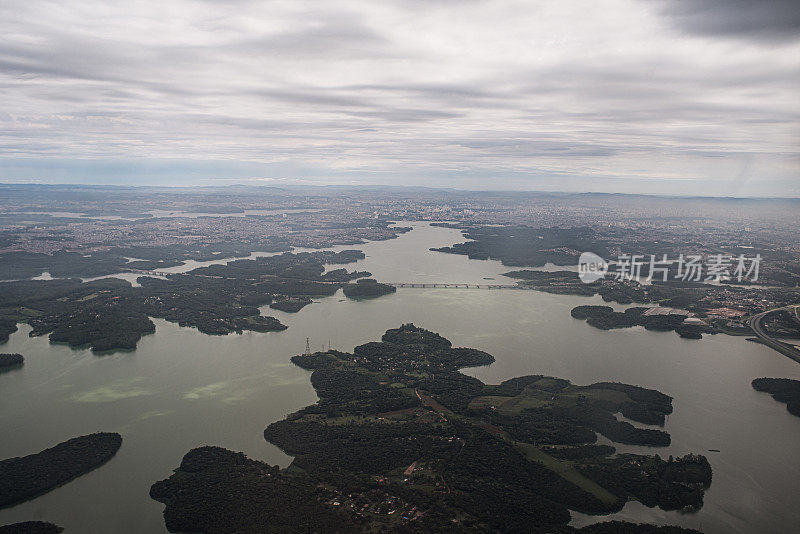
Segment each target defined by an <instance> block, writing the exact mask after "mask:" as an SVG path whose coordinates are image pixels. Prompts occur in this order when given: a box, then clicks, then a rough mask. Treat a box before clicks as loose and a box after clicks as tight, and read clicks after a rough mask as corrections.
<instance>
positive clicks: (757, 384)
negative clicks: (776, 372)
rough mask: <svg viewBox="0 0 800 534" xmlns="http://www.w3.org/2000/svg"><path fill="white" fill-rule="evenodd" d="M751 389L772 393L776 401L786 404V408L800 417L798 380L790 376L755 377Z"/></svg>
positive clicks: (799, 386)
mask: <svg viewBox="0 0 800 534" xmlns="http://www.w3.org/2000/svg"><path fill="white" fill-rule="evenodd" d="M752 386H753V389H755V390H756V391H764V392H766V393H769V394H771V395H772V398H773V399H775V400H776V401H778V402H782V403H784V404H786V410H788V412H789V413H790V414H792V415H794V416H797V417H800V380H792V379H790V378H756V379H755V380H753V382H752Z"/></svg>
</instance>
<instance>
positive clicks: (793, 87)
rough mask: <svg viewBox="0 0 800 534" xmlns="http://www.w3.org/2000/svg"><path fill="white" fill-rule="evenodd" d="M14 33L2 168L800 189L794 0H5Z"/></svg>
mask: <svg viewBox="0 0 800 534" xmlns="http://www.w3.org/2000/svg"><path fill="white" fill-rule="evenodd" d="M0 32H2V34H3V36H4V38H3V40H2V42H0V96H1V97H2V98H1V99H0V102H2V103H0V183H49V184H56V183H65V184H66V183H70V184H72V183H79V184H109V185H174V186H191V185H203V186H208V185H220V186H223V185H228V184H246V185H275V186H281V185H284V184H293V185H334V184H339V185H389V186H427V187H434V188H452V189H459V190H489V191H502V190H524V191H542V192H546V191H560V192H614V193H642V194H656V195H678V196H682V195H691V196H695V195H696V196H723V197H726V196H734V197H800V3H798V2H796V1H792V0H772V1H764V2H752V1H748V0H608V1H607V2H602V3H599V2H559V1H541V2H521V1H519V2H518V1H499V0H498V1H491V0H469V1H465V2H451V1H448V0H438V1H428V2H421V1H417V0H413V1H405V2H400V1H399V0H398V1H387V2H365V1H345V2H310V1H309V2H307V1H293V2H280V1H277V2H250V1H247V0H239V1H233V2H215V1H211V0H192V1H189V0H177V1H175V2H169V3H164V2H158V3H156V2H152V1H144V2H137V3H135V4H131V3H124V2H117V1H110V2H109V1H104V2H100V1H76V2H67V3H60V2H37V3H30V2H22V1H21V0H10V1H8V2H3V3H2V4H0Z"/></svg>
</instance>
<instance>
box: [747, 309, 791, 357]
mask: <svg viewBox="0 0 800 534" xmlns="http://www.w3.org/2000/svg"><path fill="white" fill-rule="evenodd" d="M792 309H794V314H795V317H798V316H799V315H798V314H799V313H800V311H798V310H799V309H800V305H792V306H784V307H783V308H775V309H774V310H767V311H765V312H761V313H757V314H755V315H753V316H752V317H750V319H749V320H748V324H749V325H750V328H752V329H753V332H755V334H756V335H757V336H758V338H759V339H760V340H761V342H762V343H764V345H767V346H768V347H770V348H772V349H775V350H777V351H778V352H780V353H781V354H783V355H785V356H788V357H789V358H791V359H793V360H794V361H796V362H797V363H800V350H799V349H797V347H794V346H793V345H789V344H788V343H784V342H782V341H778V340H777V339H775V338H773V337H770V336H769V335H768V334H767V333H766V332H765V331H764V329H763V327H762V326H761V322H762V321H763V320H764V317H766V316H767V315H769V314H770V313H772V312H776V311H780V310H792Z"/></svg>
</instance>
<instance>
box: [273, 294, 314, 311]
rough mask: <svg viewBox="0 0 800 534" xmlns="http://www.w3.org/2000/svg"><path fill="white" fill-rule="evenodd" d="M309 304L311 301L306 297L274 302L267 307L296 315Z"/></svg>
mask: <svg viewBox="0 0 800 534" xmlns="http://www.w3.org/2000/svg"><path fill="white" fill-rule="evenodd" d="M309 304H311V299H310V298H308V297H298V298H283V299H280V300H276V301H274V302H273V303H272V304H270V305H269V307H270V308H272V309H273V310H280V311H284V312H288V313H297V312H299V311H300V310H302V309H303V308H304V307H306V306H307V305H309Z"/></svg>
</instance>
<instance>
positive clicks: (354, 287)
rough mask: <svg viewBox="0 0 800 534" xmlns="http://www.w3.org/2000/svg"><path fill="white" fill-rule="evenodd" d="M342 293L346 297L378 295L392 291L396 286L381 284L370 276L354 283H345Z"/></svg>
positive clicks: (395, 289)
mask: <svg viewBox="0 0 800 534" xmlns="http://www.w3.org/2000/svg"><path fill="white" fill-rule="evenodd" d="M343 289H344V294H345V296H346V297H347V298H351V299H355V298H364V297H380V296H382V295H388V294H389V293H394V292H395V291H397V288H396V287H394V286H390V285H388V284H381V283H379V282H378V281H377V280H374V279H372V278H364V279H362V280H358V281H357V282H356V283H355V284H346V285H345V286H344V288H343Z"/></svg>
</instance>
